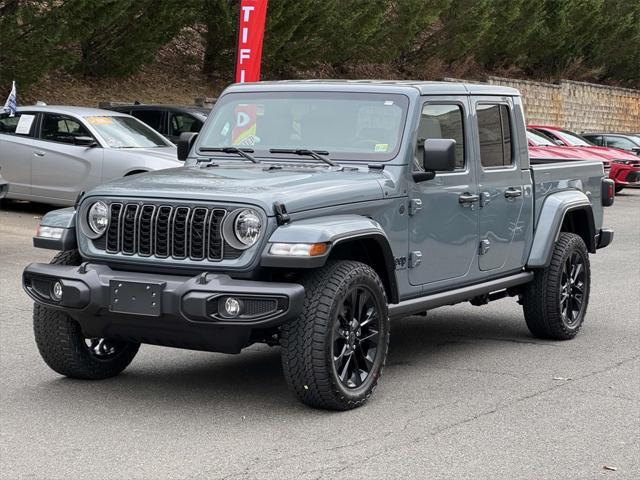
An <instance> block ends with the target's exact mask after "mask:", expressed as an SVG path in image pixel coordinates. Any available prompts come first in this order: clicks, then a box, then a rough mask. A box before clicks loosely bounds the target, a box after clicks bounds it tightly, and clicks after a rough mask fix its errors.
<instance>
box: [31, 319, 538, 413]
mask: <svg viewBox="0 0 640 480" xmlns="http://www.w3.org/2000/svg"><path fill="white" fill-rule="evenodd" d="M463 317H464V316H460V315H459V314H456V312H453V311H451V310H449V311H447V312H445V313H439V314H437V315H432V314H431V313H430V318H428V319H425V318H423V317H407V318H404V319H401V320H398V321H395V322H394V323H393V326H392V336H391V343H390V352H389V357H388V360H387V366H388V367H389V368H388V369H387V371H386V372H385V374H384V377H385V380H389V378H391V379H393V377H394V376H396V375H402V376H405V375H411V373H412V371H413V370H417V371H419V370H423V369H429V368H430V366H432V365H433V363H434V362H435V361H436V359H437V358H438V357H439V356H440V355H441V353H442V350H443V349H455V350H456V352H457V353H456V355H464V357H465V358H467V359H468V361H469V363H471V364H473V363H474V357H475V356H476V355H478V356H479V355H481V354H482V352H483V351H486V349H487V348H491V345H490V344H493V346H494V347H495V342H496V341H506V342H517V343H538V341H537V340H535V339H533V338H532V337H530V336H528V335H527V332H526V327H523V326H522V325H521V323H524V322H519V321H518V319H515V318H513V317H512V316H511V315H509V314H508V313H505V314H496V313H495V312H492V315H491V317H492V318H491V321H487V322H486V323H485V322H482V323H478V322H475V321H473V320H474V319H473V316H472V315H470V316H468V318H463ZM496 317H498V318H496ZM497 319H498V321H497V322H496V320H497ZM540 343H542V342H540ZM394 367H399V368H400V369H396V368H394ZM38 391H39V392H40V395H41V398H42V400H43V401H46V402H47V403H50V402H63V403H66V402H72V403H76V404H77V403H78V401H79V399H81V400H80V401H81V402H87V403H89V404H92V403H96V402H99V403H100V405H102V407H101V408H107V409H109V410H113V411H114V412H115V411H117V409H122V408H125V409H127V408H131V406H135V408H151V409H158V408H159V409H163V408H166V409H167V410H172V409H176V408H179V409H196V410H198V411H200V412H202V411H206V410H211V411H212V412H213V411H216V412H219V411H225V410H227V409H228V410H229V411H231V410H233V409H235V410H236V411H237V408H238V405H243V406H244V408H246V409H248V410H251V411H255V410H265V411H267V410H269V411H274V410H278V409H282V411H283V412H284V411H289V410H290V409H291V407H292V406H295V405H299V404H298V402H297V401H296V400H295V399H294V397H293V395H291V394H290V393H289V392H288V390H287V386H286V383H285V380H284V377H283V375H282V370H281V365H280V349H279V348H270V347H267V346H264V345H256V346H253V347H250V348H248V349H246V350H245V351H243V353H241V354H240V355H223V354H213V353H200V352H189V351H177V350H168V349H165V348H163V347H152V346H147V345H143V346H142V347H141V351H140V354H139V356H138V357H137V358H136V359H134V361H133V363H132V365H131V366H130V367H129V368H128V369H127V370H125V372H124V373H123V374H121V375H120V376H118V377H116V378H113V379H109V380H103V381H99V382H93V381H92V382H87V381H82V380H73V379H67V378H56V379H52V380H51V381H48V382H45V383H44V384H40V385H39V386H38ZM43 391H44V392H46V393H45V394H44V395H42V393H43ZM105 398H108V399H109V402H104V399H105ZM299 406H300V408H306V407H303V406H301V405H299Z"/></svg>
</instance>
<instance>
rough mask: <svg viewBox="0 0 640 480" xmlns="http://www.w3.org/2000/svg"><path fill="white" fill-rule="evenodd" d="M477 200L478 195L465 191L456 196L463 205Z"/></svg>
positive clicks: (478, 198)
mask: <svg viewBox="0 0 640 480" xmlns="http://www.w3.org/2000/svg"><path fill="white" fill-rule="evenodd" d="M478 200H480V195H475V194H473V193H469V192H465V193H463V194H461V195H460V196H459V197H458V202H459V203H460V204H462V206H463V207H466V206H469V205H473V204H474V203H476V202H477V201H478Z"/></svg>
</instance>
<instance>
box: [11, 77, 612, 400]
mask: <svg viewBox="0 0 640 480" xmlns="http://www.w3.org/2000/svg"><path fill="white" fill-rule="evenodd" d="M178 156H179V157H180V158H181V159H184V160H186V162H185V165H184V166H183V167H180V168H173V169H167V170H160V171H155V172H151V173H146V174H142V175H136V176H133V177H128V178H124V179H121V180H116V181H114V182H111V183H108V184H105V185H102V186H100V187H97V188H95V189H93V190H91V191H89V192H87V193H86V194H85V195H84V196H83V197H82V198H81V199H79V200H78V202H77V205H76V206H75V207H74V208H67V209H62V210H57V211H52V212H50V213H48V214H47V215H45V216H44V218H43V219H42V222H41V224H40V227H39V230H38V233H37V235H36V237H35V238H34V244H35V246H36V247H42V248H50V249H54V250H60V251H61V252H60V253H58V254H57V255H56V256H55V258H54V259H53V261H52V262H51V264H39V263H34V264H30V265H29V266H27V267H26V269H25V270H24V274H23V283H24V288H25V290H26V292H27V293H28V294H29V295H30V296H31V298H33V300H34V301H35V308H34V331H35V337H36V341H37V345H38V348H39V350H40V353H41V354H42V357H43V358H44V360H45V362H46V363H47V364H48V365H49V366H50V367H51V368H52V369H53V370H55V371H56V372H59V373H60V374H62V375H67V376H69V377H74V378H85V379H98V378H106V377H111V376H113V375H117V374H118V373H120V372H121V371H122V370H123V369H124V368H126V367H127V365H128V364H129V363H130V362H131V360H132V359H133V357H134V356H135V355H136V352H137V351H138V347H139V345H140V344H141V343H150V344H156V345H165V346H171V347H180V348H189V349H197V350H206V351H212V352H227V353H238V352H240V351H241V350H242V349H243V348H244V347H247V346H249V345H251V344H253V343H256V342H262V343H266V344H269V345H279V346H280V347H281V352H282V365H283V369H284V374H285V377H286V379H287V383H288V385H289V386H290V388H291V390H292V391H293V392H294V393H295V394H296V395H297V397H298V398H299V399H300V400H301V401H302V402H304V403H306V404H308V405H311V406H314V407H321V408H328V409H339V410H344V409H350V408H354V407H357V406H359V405H362V404H363V403H364V402H365V401H366V400H367V399H368V398H369V396H370V395H371V393H372V391H373V390H374V388H375V386H376V383H377V382H378V379H379V377H380V374H381V371H382V368H383V365H384V363H385V359H386V356H387V347H388V344H389V323H390V321H392V320H393V319H394V318H398V317H403V316H406V315H412V314H420V313H424V312H426V311H427V310H429V309H433V308H436V307H440V306H443V305H452V304H455V303H459V302H465V301H470V302H471V303H472V304H477V305H482V304H485V303H487V302H490V301H493V300H497V299H500V298H503V297H517V298H518V299H519V301H520V303H521V304H522V306H523V308H524V318H525V321H526V323H527V326H528V327H529V329H530V331H531V333H532V334H533V335H535V336H536V337H541V338H548V339H557V340H565V339H570V338H572V337H574V336H575V335H576V334H577V333H578V330H579V329H580V327H581V325H582V323H583V321H584V318H585V314H586V310H587V304H588V301H589V288H590V269H589V253H592V254H593V253H596V250H597V249H598V248H602V247H606V246H607V245H608V244H609V243H610V242H611V240H612V237H613V232H612V231H611V230H610V229H606V228H603V226H602V223H603V206H608V205H610V204H611V203H612V202H613V188H614V186H613V183H612V182H611V180H609V179H606V178H604V172H603V165H602V163H601V162H596V161H594V162H591V161H575V162H572V161H569V162H567V161H565V162H563V163H545V164H543V165H531V164H530V160H529V156H528V154H527V138H526V131H525V122H524V116H523V111H522V102H521V98H520V96H519V94H518V92H517V91H516V90H513V89H510V88H504V87H498V86H487V85H471V84H460V83H439V82H382V81H381V82H373V81H287V82H273V83H269V82H265V83H252V84H243V85H232V86H230V87H229V88H227V89H226V91H225V92H224V93H223V94H222V95H221V97H220V98H219V100H218V102H217V104H216V106H215V108H214V110H213V111H212V113H211V115H210V116H209V118H208V119H207V121H206V123H205V125H204V127H203V129H202V131H201V132H200V133H199V134H198V135H196V134H193V133H186V134H183V136H182V138H181V140H180V142H179V145H178Z"/></svg>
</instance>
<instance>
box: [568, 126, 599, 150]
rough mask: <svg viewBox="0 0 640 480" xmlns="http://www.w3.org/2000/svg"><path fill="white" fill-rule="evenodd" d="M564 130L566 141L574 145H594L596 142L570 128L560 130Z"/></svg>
mask: <svg viewBox="0 0 640 480" xmlns="http://www.w3.org/2000/svg"><path fill="white" fill-rule="evenodd" d="M560 132H562V136H563V137H564V139H565V140H566V142H567V143H568V144H569V145H571V146H572V147H593V146H594V144H593V143H591V142H590V141H589V140H587V139H586V138H583V137H581V136H580V135H578V134H577V133H573V132H570V131H569V130H560Z"/></svg>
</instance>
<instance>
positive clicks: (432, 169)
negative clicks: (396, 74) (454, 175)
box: [413, 138, 456, 182]
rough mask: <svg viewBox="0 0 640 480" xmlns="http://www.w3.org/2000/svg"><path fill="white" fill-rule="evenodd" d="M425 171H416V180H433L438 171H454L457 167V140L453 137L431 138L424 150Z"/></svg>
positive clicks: (425, 144)
mask: <svg viewBox="0 0 640 480" xmlns="http://www.w3.org/2000/svg"><path fill="white" fill-rule="evenodd" d="M422 168H424V172H415V173H414V174H413V179H414V180H415V181H416V182H424V181H426V180H431V179H432V178H434V177H435V176H436V172H453V171H454V170H455V169H456V141H455V140H453V139H451V138H429V139H426V140H425V141H424V149H423V151H422Z"/></svg>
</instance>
